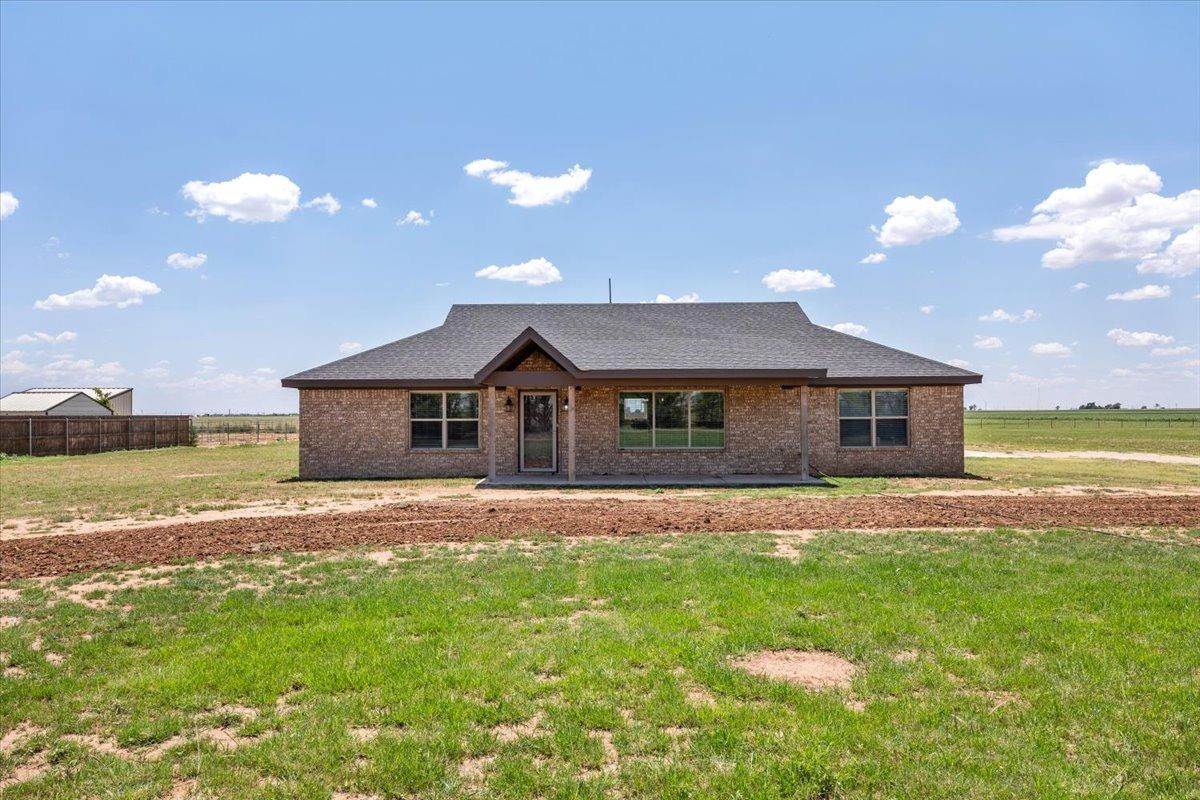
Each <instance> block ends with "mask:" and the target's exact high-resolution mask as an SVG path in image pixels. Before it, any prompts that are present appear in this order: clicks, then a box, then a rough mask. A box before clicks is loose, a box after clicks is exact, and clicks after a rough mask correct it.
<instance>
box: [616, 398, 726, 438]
mask: <svg viewBox="0 0 1200 800" xmlns="http://www.w3.org/2000/svg"><path fill="white" fill-rule="evenodd" d="M617 418H618V419H617V424H618V427H619V429H620V434H619V435H620V446H621V449H623V450H638V449H650V448H663V449H665V448H692V449H708V448H719V447H724V446H725V393H724V392H621V393H620V394H619V395H618V396H617Z"/></svg>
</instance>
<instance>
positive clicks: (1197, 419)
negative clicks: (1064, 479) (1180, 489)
mask: <svg viewBox="0 0 1200 800" xmlns="http://www.w3.org/2000/svg"><path fill="white" fill-rule="evenodd" d="M963 430H964V434H965V440H966V446H967V447H968V448H977V449H980V450H1119V451H1122V452H1142V453H1171V454H1174V455H1191V456H1200V410H1197V409H1181V410H1172V411H1168V410H1146V411H1141V410H1121V411H968V412H966V417H965V419H964V428H963Z"/></svg>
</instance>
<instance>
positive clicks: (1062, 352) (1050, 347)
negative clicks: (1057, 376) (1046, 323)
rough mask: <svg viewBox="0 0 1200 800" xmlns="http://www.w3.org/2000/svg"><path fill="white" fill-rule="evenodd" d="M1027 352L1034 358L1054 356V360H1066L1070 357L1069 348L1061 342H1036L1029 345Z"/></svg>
mask: <svg viewBox="0 0 1200 800" xmlns="http://www.w3.org/2000/svg"><path fill="white" fill-rule="evenodd" d="M1029 352H1031V353H1033V354H1034V355H1035V356H1054V357H1055V358H1066V357H1067V356H1069V355H1071V348H1069V347H1067V346H1066V345H1065V344H1063V343H1062V342H1038V343H1037V344H1034V345H1030V347H1029Z"/></svg>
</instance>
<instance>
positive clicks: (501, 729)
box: [492, 711, 543, 742]
mask: <svg viewBox="0 0 1200 800" xmlns="http://www.w3.org/2000/svg"><path fill="white" fill-rule="evenodd" d="M542 717H543V714H542V712H541V711H539V712H537V713H536V714H534V715H533V716H532V717H530V718H529V719H527V720H525V721H524V722H518V723H515V724H510V725H496V726H494V727H493V728H492V735H494V736H495V737H496V739H498V740H499V741H501V742H515V741H516V740H517V739H524V738H528V737H530V736H535V735H536V734H537V732H538V728H539V727H541V724H542Z"/></svg>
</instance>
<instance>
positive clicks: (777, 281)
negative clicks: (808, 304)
mask: <svg viewBox="0 0 1200 800" xmlns="http://www.w3.org/2000/svg"><path fill="white" fill-rule="evenodd" d="M762 282H763V285H764V286H766V287H767V288H768V289H771V290H772V291H776V292H809V291H812V290H813V289H832V288H834V285H835V284H834V282H833V278H832V277H830V276H829V275H828V274H826V273H824V272H821V271H819V270H815V269H777V270H775V271H774V272H768V273H767V274H766V275H764V276H763V279H762Z"/></svg>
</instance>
